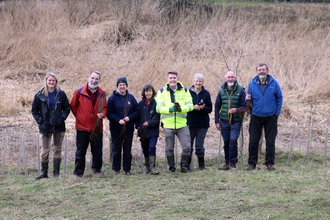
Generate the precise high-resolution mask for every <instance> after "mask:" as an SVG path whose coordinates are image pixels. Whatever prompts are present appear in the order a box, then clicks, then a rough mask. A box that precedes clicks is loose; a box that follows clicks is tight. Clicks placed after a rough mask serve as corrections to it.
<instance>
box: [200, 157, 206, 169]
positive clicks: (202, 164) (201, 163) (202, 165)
mask: <svg viewBox="0 0 330 220" xmlns="http://www.w3.org/2000/svg"><path fill="white" fill-rule="evenodd" d="M198 166H199V170H205V161H204V157H198Z"/></svg>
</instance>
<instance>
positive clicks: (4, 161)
mask: <svg viewBox="0 0 330 220" xmlns="http://www.w3.org/2000/svg"><path fill="white" fill-rule="evenodd" d="M7 147H8V137H6V144H5V148H4V149H3V151H2V164H1V178H2V179H3V178H4V177H5V166H6V151H7Z"/></svg>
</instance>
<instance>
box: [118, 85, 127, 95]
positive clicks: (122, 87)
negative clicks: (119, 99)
mask: <svg viewBox="0 0 330 220" xmlns="http://www.w3.org/2000/svg"><path fill="white" fill-rule="evenodd" d="M118 91H119V93H120V94H125V93H126V84H125V83H119V84H118Z"/></svg>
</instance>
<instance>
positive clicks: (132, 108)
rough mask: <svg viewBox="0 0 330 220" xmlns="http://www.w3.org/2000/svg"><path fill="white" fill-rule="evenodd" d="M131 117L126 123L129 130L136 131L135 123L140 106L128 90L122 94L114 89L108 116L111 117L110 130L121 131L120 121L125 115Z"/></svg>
mask: <svg viewBox="0 0 330 220" xmlns="http://www.w3.org/2000/svg"><path fill="white" fill-rule="evenodd" d="M126 116H127V117H129V122H127V123H126V129H127V131H134V124H135V122H136V120H137V119H138V116H139V106H138V104H137V102H136V100H135V98H134V96H133V95H131V94H129V93H128V91H127V90H126V95H124V96H122V95H120V94H119V93H118V92H117V90H115V91H113V95H112V96H110V98H109V99H108V112H107V118H108V119H109V121H110V122H109V125H110V131H117V132H120V131H121V125H120V124H119V121H120V120H121V119H123V118H125V117H126Z"/></svg>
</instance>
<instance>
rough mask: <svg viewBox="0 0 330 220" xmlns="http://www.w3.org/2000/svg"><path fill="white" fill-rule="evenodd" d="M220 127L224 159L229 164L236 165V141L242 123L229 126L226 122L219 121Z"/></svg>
mask: <svg viewBox="0 0 330 220" xmlns="http://www.w3.org/2000/svg"><path fill="white" fill-rule="evenodd" d="M220 125H221V135H222V138H223V142H224V146H223V149H224V151H225V159H226V160H228V162H230V163H237V161H238V159H237V139H238V137H239V134H240V132H241V127H242V123H241V122H237V123H234V124H229V123H228V122H226V121H223V120H220Z"/></svg>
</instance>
